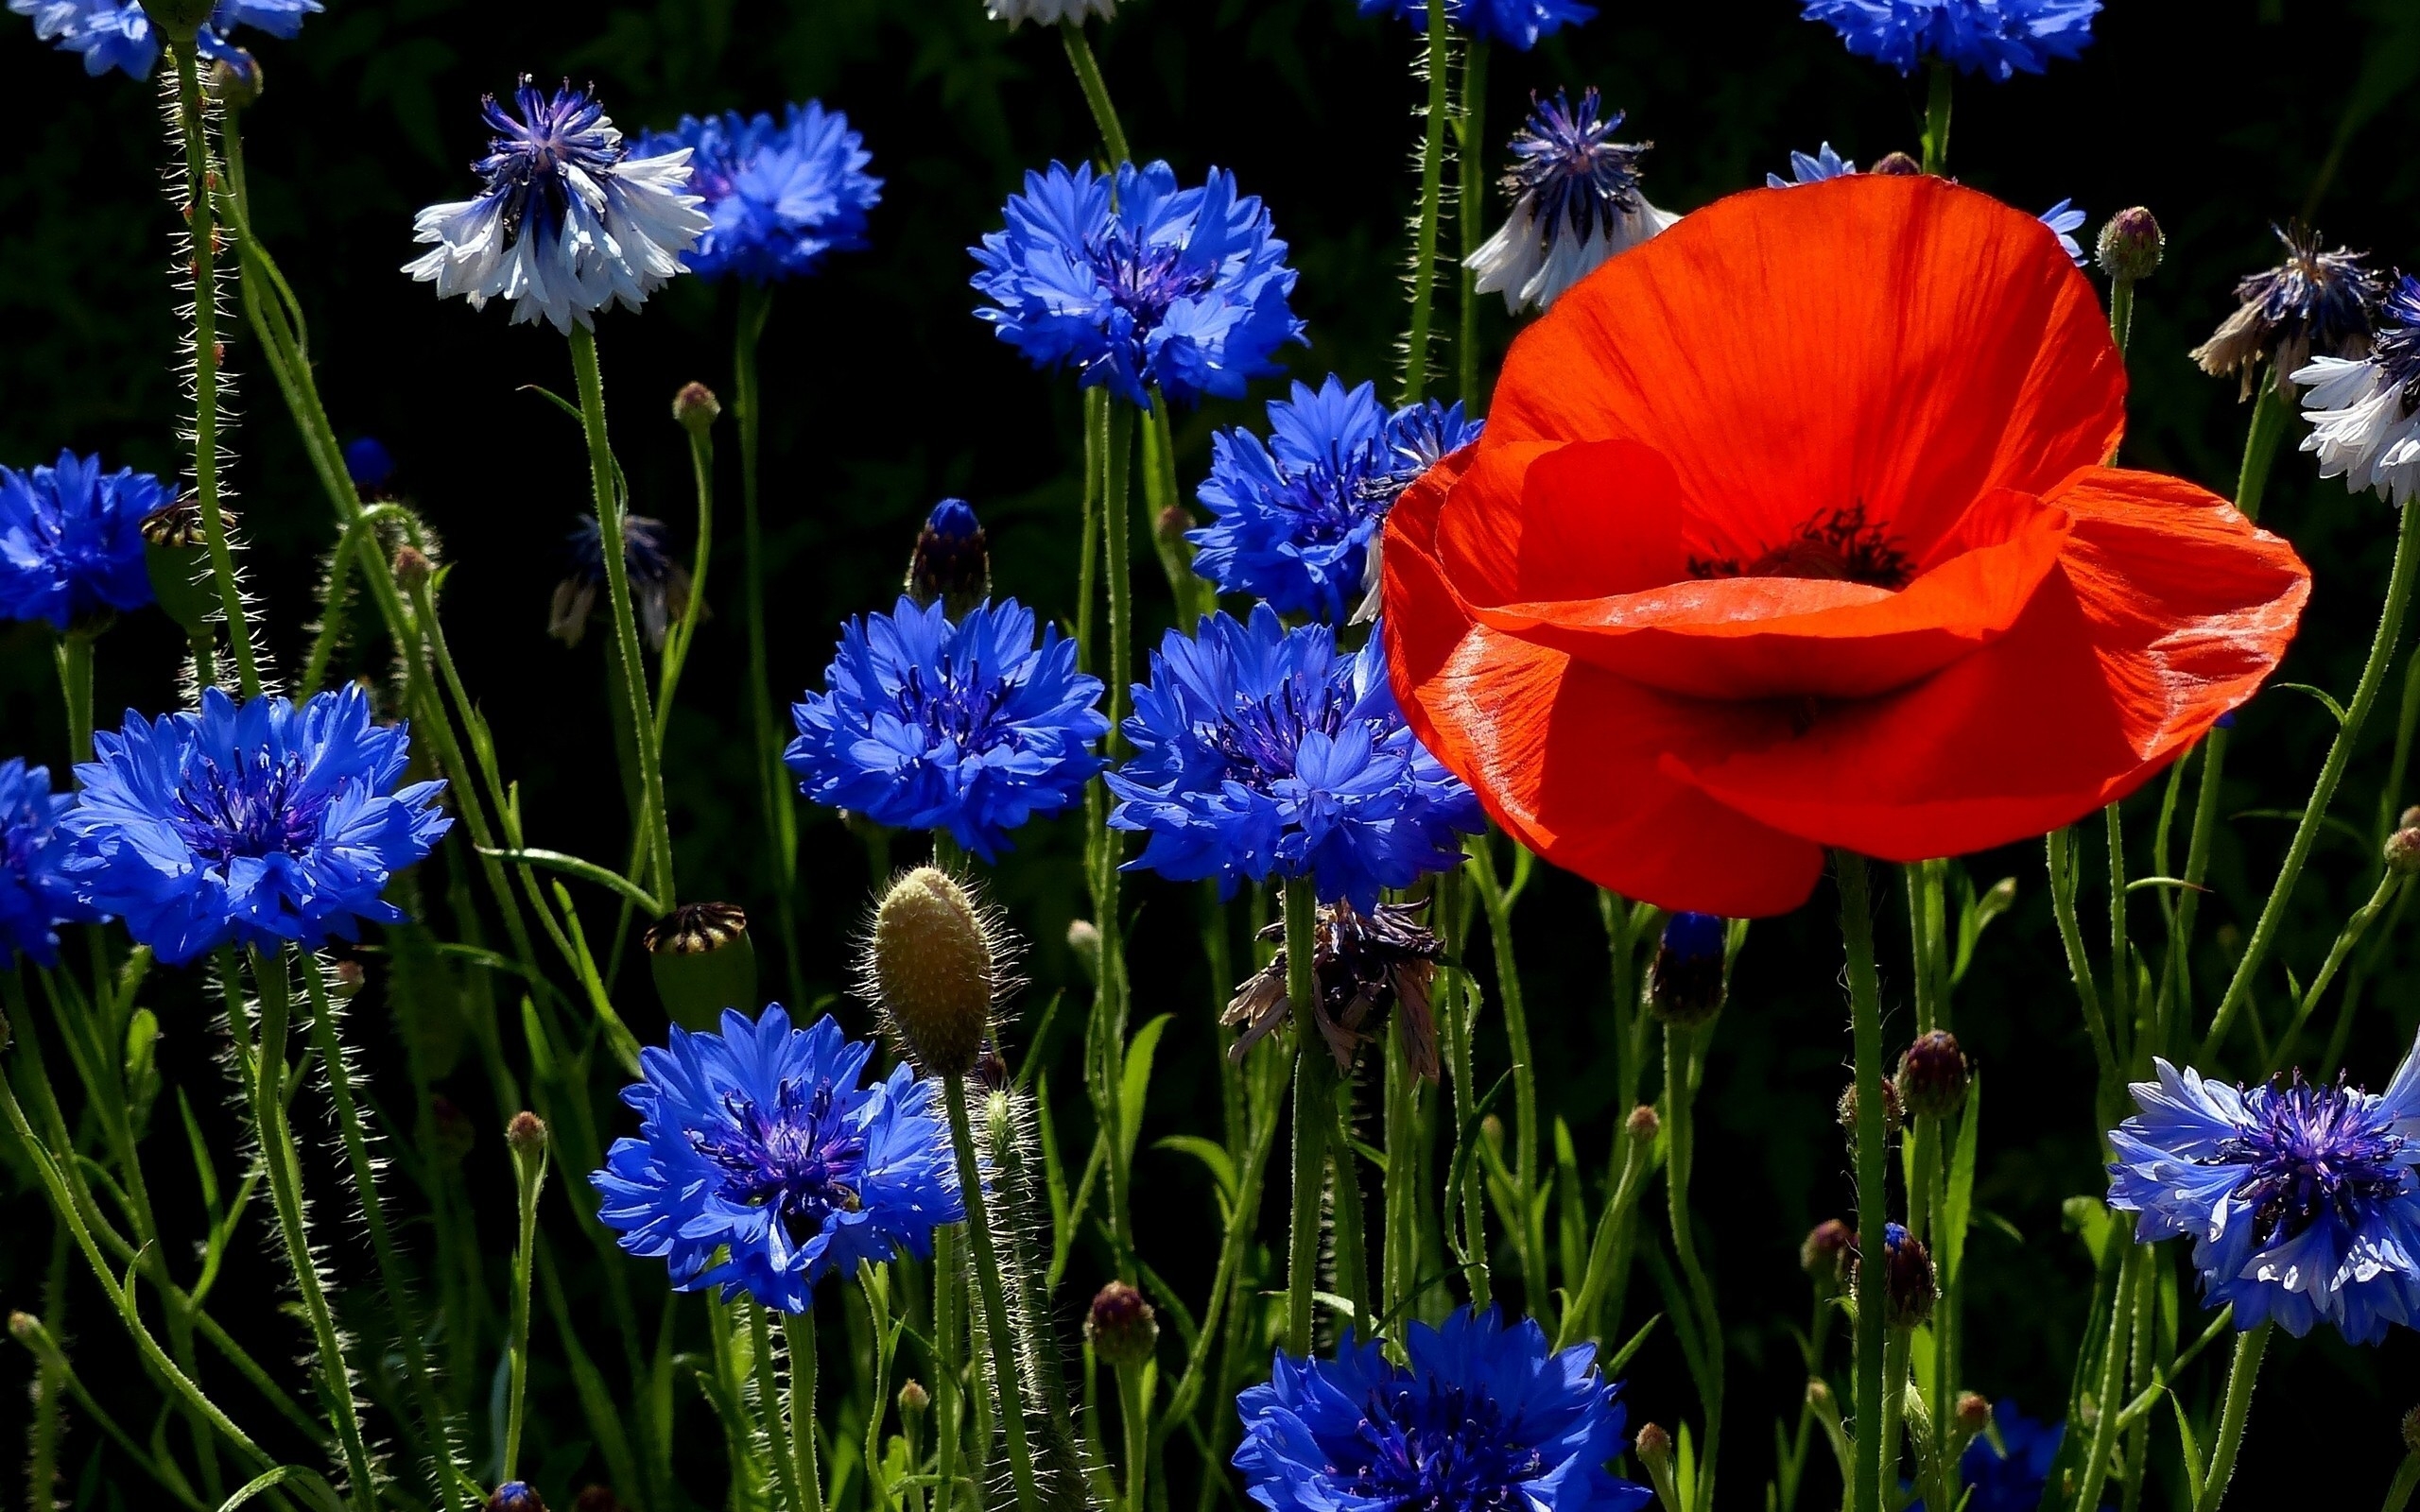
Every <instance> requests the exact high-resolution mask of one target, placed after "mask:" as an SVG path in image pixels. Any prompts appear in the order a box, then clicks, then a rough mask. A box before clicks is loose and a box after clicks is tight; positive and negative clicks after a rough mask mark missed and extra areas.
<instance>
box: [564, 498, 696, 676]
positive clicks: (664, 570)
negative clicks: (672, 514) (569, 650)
mask: <svg viewBox="0 0 2420 1512" xmlns="http://www.w3.org/2000/svg"><path fill="white" fill-rule="evenodd" d="M563 547H564V550H563V557H564V571H563V576H562V580H561V581H560V582H558V583H556V584H555V597H554V603H553V605H552V606H551V607H550V608H549V609H548V610H547V613H546V633H547V634H548V635H551V636H553V637H554V638H555V639H556V640H558V641H561V642H562V643H563V644H565V645H578V644H579V642H580V638H581V637H582V636H584V635H586V634H587V633H588V622H589V621H590V619H592V618H593V617H595V615H596V600H597V596H598V595H599V594H601V593H604V592H605V588H606V584H605V527H604V526H603V525H601V524H598V523H597V520H596V516H595V515H593V514H584V515H581V516H580V517H579V524H576V525H574V526H572V529H571V534H569V535H568V536H566V537H564V538H563ZM622 574H623V580H624V581H625V582H627V583H628V584H629V585H630V590H631V612H632V613H633V614H635V615H636V616H637V618H638V622H639V633H640V634H641V635H643V636H645V637H646V638H647V644H648V646H649V647H650V648H651V649H654V650H658V651H660V650H662V649H664V638H665V636H666V634H668V633H670V631H671V628H672V622H673V621H674V620H677V619H679V618H681V617H682V616H683V615H684V614H686V613H688V612H689V582H690V579H689V569H688V568H687V567H685V566H683V565H682V563H681V561H680V560H679V558H675V557H674V556H673V555H672V542H671V536H670V533H669V532H668V531H666V529H665V525H664V522H663V521H661V520H657V519H654V518H653V517H651V516H648V515H643V514H625V515H623V516H622Z"/></svg>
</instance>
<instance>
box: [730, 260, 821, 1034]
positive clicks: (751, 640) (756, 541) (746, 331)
mask: <svg viewBox="0 0 2420 1512" xmlns="http://www.w3.org/2000/svg"><path fill="white" fill-rule="evenodd" d="M772 309H773V295H772V291H771V290H770V289H769V288H768V287H767V286H766V285H764V284H762V283H750V282H746V281H742V283H740V285H739V330H738V335H737V336H736V338H735V340H734V342H733V353H732V384H731V389H732V399H731V408H732V415H733V418H734V419H735V420H736V421H738V422H739V515H740V544H741V551H740V561H739V572H740V581H741V589H742V597H743V600H744V602H745V605H746V612H747V615H748V715H749V722H750V725H751V726H752V729H753V730H754V731H755V738H756V761H755V767H756V801H757V806H758V807H759V808H760V809H761V810H762V811H763V812H764V816H765V840H766V843H767V845H769V847H770V848H771V850H772V852H773V854H772V863H773V866H772V873H773V876H772V881H773V909H774V917H775V919H777V920H778V921H779V924H780V927H781V933H782V963H783V967H784V969H785V970H786V971H787V972H788V975H789V984H790V998H791V1000H792V1001H793V1002H800V1003H803V1002H804V1001H806V975H805V967H804V962H803V961H802V960H801V958H800V956H799V946H798V810H797V808H796V806H795V805H794V804H792V803H791V802H790V798H789V793H788V790H787V786H786V784H785V783H784V782H783V780H782V776H783V774H782V745H783V741H782V735H781V730H780V729H779V728H778V727H777V726H776V725H775V724H774V723H773V693H772V687H773V683H772V672H771V670H770V664H769V661H768V659H767V655H766V650H765V526H764V518H763V511H762V509H761V508H760V507H759V503H758V500H759V497H760V494H759V490H758V487H757V457H758V455H759V450H760V448H759V441H760V438H762V436H763V434H764V425H765V417H764V413H763V396H762V393H761V391H760V390H759V388H758V386H757V382H756V345H757V341H758V340H759V338H761V337H762V336H763V335H764V334H765V318H766V317H767V316H769V315H770V314H771V313H772Z"/></svg>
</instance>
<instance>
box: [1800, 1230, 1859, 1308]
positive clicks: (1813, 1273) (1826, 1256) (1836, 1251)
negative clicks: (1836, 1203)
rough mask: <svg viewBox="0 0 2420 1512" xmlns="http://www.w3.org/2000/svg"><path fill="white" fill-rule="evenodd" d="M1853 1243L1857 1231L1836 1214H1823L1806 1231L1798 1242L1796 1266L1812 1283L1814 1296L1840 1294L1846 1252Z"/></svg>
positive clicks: (1845, 1271)
mask: <svg viewBox="0 0 2420 1512" xmlns="http://www.w3.org/2000/svg"><path fill="white" fill-rule="evenodd" d="M1856 1247H1857V1235H1855V1234H1853V1233H1851V1232H1850V1231H1849V1226H1848V1225H1847V1224H1844V1223H1842V1222H1841V1220H1840V1219H1838V1218H1826V1219H1824V1221H1823V1222H1822V1223H1819V1224H1817V1225H1816V1226H1815V1227H1814V1228H1813V1229H1809V1230H1808V1231H1807V1234H1806V1240H1805V1242H1803V1243H1802V1244H1800V1245H1799V1246H1798V1268H1799V1269H1801V1270H1803V1271H1805V1272H1806V1279H1807V1280H1810V1281H1813V1282H1814V1283H1815V1295H1816V1296H1818V1297H1832V1296H1836V1295H1838V1294H1839V1292H1840V1290H1841V1287H1842V1286H1843V1285H1845V1284H1846V1283H1847V1281H1848V1278H1849V1252H1850V1251H1851V1250H1853V1249H1855V1248H1856Z"/></svg>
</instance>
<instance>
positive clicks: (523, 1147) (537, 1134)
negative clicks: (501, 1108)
mask: <svg viewBox="0 0 2420 1512" xmlns="http://www.w3.org/2000/svg"><path fill="white" fill-rule="evenodd" d="M504 1143H507V1144H510V1145H511V1146H512V1150H513V1153H514V1154H516V1155H527V1154H529V1153H531V1152H533V1151H537V1150H543V1149H544V1148H545V1147H546V1121H545V1120H544V1119H543V1118H540V1117H539V1116H538V1115H537V1114H535V1113H533V1112H531V1111H529V1110H528V1109H527V1108H523V1109H522V1110H521V1111H520V1112H517V1113H515V1114H513V1115H512V1119H511V1122H510V1123H508V1124H506V1125H504Z"/></svg>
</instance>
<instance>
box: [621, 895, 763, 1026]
mask: <svg viewBox="0 0 2420 1512" xmlns="http://www.w3.org/2000/svg"><path fill="white" fill-rule="evenodd" d="M646 938H647V964H648V971H649V973H650V974H652V975H653V976H654V978H655V991H656V995H657V996H658V997H660V998H662V999H663V1000H664V1011H665V1012H666V1013H667V1014H669V1015H671V1017H672V1022H675V1023H677V1024H679V1025H681V1027H683V1028H684V1029H688V1030H691V1031H693V1032H697V1033H704V1032H706V1031H709V1030H711V1029H713V1028H714V1026H715V1025H716V1024H717V1023H719V1022H722V1012H723V1009H725V1008H737V1009H739V1010H740V1011H742V1012H747V1011H750V1010H751V1009H752V1008H753V1007H754V1006H755V1003H756V947H755V946H754V945H753V944H752V943H751V942H750V941H749V938H748V915H747V914H746V913H745V912H743V911H742V910H741V909H739V908H738V907H737V906H735V904H732V903H711V902H710V903H683V904H682V905H681V906H680V907H678V908H675V909H674V910H672V912H670V913H668V914H666V915H665V916H664V917H663V918H662V919H657V920H656V921H655V922H654V923H652V924H650V925H648V931H647V936H646Z"/></svg>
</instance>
